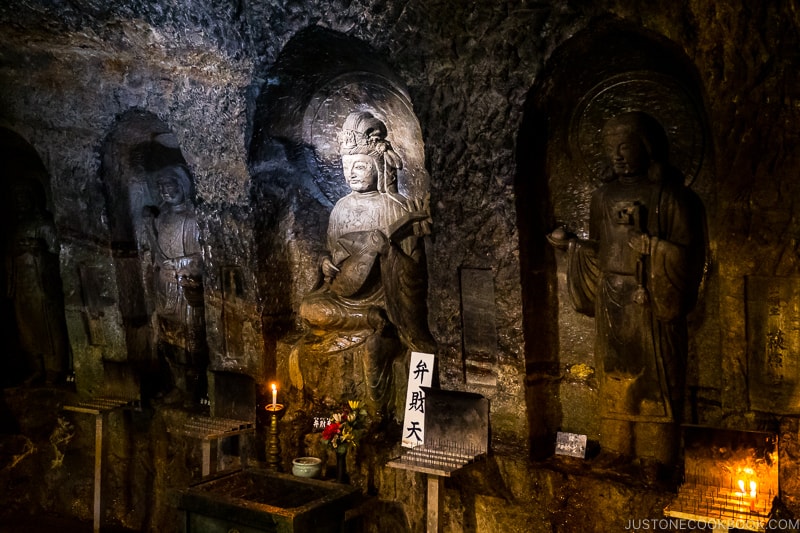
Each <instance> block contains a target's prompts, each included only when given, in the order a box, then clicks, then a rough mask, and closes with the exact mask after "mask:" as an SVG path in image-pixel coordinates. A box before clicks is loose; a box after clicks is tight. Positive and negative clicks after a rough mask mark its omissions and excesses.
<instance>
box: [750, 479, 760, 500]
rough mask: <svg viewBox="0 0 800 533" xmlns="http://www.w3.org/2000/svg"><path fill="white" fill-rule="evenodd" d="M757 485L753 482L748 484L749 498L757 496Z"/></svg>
mask: <svg viewBox="0 0 800 533" xmlns="http://www.w3.org/2000/svg"><path fill="white" fill-rule="evenodd" d="M757 489H758V483H756V482H755V481H751V482H750V497H751V498H755V497H756V494H758V490H757Z"/></svg>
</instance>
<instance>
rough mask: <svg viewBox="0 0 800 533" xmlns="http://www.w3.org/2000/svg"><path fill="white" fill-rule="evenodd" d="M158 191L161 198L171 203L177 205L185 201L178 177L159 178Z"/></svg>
mask: <svg viewBox="0 0 800 533" xmlns="http://www.w3.org/2000/svg"><path fill="white" fill-rule="evenodd" d="M158 192H159V194H161V199H162V200H164V202H165V203H167V204H170V205H177V204H180V203H181V202H183V200H184V197H183V189H181V186H180V184H179V183H178V179H177V178H175V177H172V176H168V177H164V178H162V179H160V180H158Z"/></svg>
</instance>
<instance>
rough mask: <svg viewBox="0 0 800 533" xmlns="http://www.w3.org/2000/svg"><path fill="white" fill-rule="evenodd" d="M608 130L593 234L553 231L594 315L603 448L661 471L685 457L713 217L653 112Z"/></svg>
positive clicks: (620, 119)
mask: <svg viewBox="0 0 800 533" xmlns="http://www.w3.org/2000/svg"><path fill="white" fill-rule="evenodd" d="M602 136H603V144H604V147H605V150H606V153H607V154H608V156H609V158H610V163H611V167H612V170H613V172H612V174H611V175H610V176H609V178H608V179H607V180H605V184H604V185H602V186H601V187H600V188H598V189H597V190H596V191H595V192H594V193H593V194H592V198H591V205H590V215H589V238H588V239H577V238H575V237H574V236H572V235H569V234H568V233H567V232H566V231H564V230H563V229H560V228H559V229H557V230H556V231H554V232H553V233H551V234H550V235H549V236H548V239H549V241H550V242H551V243H552V244H553V245H554V246H556V247H559V248H562V249H566V250H568V267H567V268H568V272H567V283H568V288H569V294H570V297H571V300H572V303H573V305H574V306H575V308H576V310H578V311H579V312H581V313H584V314H586V315H589V316H593V317H594V318H595V330H596V339H595V360H596V365H597V371H598V377H599V384H600V416H601V425H600V445H601V448H603V449H604V450H605V451H607V452H611V453H612V454H617V455H620V456H625V457H635V458H637V459H638V460H639V461H640V463H641V464H642V466H643V467H649V468H656V471H657V470H658V467H659V466H661V465H663V466H669V465H672V464H673V463H674V460H675V458H676V451H677V442H678V424H679V423H680V421H681V412H682V407H683V398H684V383H685V368H686V357H687V351H688V336H687V326H686V315H687V313H689V311H691V309H692V308H693V307H694V305H695V302H696V300H697V294H698V288H699V284H700V281H701V278H702V274H703V268H704V262H705V256H704V254H705V216H704V210H703V206H702V204H701V202H700V200H699V198H698V197H697V196H696V195H695V194H694V193H693V192H692V191H691V190H690V189H688V188H687V187H685V186H684V178H683V176H682V175H681V174H680V172H679V171H678V170H677V169H675V168H674V167H672V166H671V165H670V164H669V161H668V140H667V136H666V134H665V132H664V130H663V128H662V127H661V125H660V124H659V123H658V122H657V121H656V120H655V119H654V118H653V117H651V116H650V115H647V114H645V113H641V112H632V113H626V114H623V115H620V116H617V117H615V118H612V119H611V120H609V121H608V122H607V123H606V125H605V127H604V128H603V131H602Z"/></svg>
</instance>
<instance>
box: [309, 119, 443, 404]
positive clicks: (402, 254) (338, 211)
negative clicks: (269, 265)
mask: <svg viewBox="0 0 800 533" xmlns="http://www.w3.org/2000/svg"><path fill="white" fill-rule="evenodd" d="M338 140H339V147H340V155H341V159H342V170H343V171H344V177H345V180H346V181H347V184H348V185H349V187H350V189H351V192H350V194H348V195H347V196H345V197H343V198H341V199H340V200H339V201H338V202H337V203H336V205H335V206H334V208H333V210H332V212H331V214H330V220H329V224H328V232H327V249H328V254H327V255H326V256H325V257H323V259H322V261H321V265H320V272H321V280H320V283H319V285H318V286H317V288H316V289H315V290H313V291H312V292H311V293H309V294H308V295H306V296H305V298H304V299H303V301H302V303H301V305H300V316H301V318H302V319H303V321H304V323H305V324H306V326H307V328H308V329H309V332H310V336H312V337H313V338H314V340H313V341H312V342H311V343H309V342H308V340H307V342H306V346H307V348H308V347H309V345H310V344H313V345H315V346H316V348H313V349H312V350H307V352H309V351H317V352H320V351H323V352H328V353H330V352H336V351H341V350H344V349H347V348H350V347H353V346H356V345H360V344H362V343H366V344H367V347H366V355H365V362H364V369H365V376H366V381H367V384H368V386H369V391H370V396H371V397H372V399H373V400H377V399H378V398H379V397H381V396H383V395H384V393H385V392H386V390H385V389H386V387H387V384H388V379H387V372H388V371H389V369H388V366H389V365H390V363H391V357H389V356H387V351H386V350H383V349H380V347H379V346H378V340H377V339H378V338H380V337H387V336H391V335H394V332H396V336H399V338H400V339H401V341H402V343H403V344H404V345H405V346H406V347H408V348H410V349H412V350H417V351H432V350H433V349H434V347H435V344H434V341H433V338H432V336H431V334H430V331H429V329H428V324H427V317H428V313H427V303H426V298H427V266H426V259H425V248H424V241H423V236H424V235H426V234H428V233H429V231H430V230H429V227H430V226H429V221H430V214H429V212H428V207H427V205H425V202H422V201H412V200H411V199H409V198H406V197H405V196H403V195H401V194H400V193H399V192H398V188H397V171H398V170H399V169H401V168H402V160H401V159H400V156H399V154H398V153H397V152H395V151H394V149H393V148H392V145H391V143H390V141H389V140H388V139H387V128H386V124H384V122H383V121H381V120H380V119H378V118H376V117H375V116H373V115H372V114H371V113H369V112H366V111H362V112H354V113H351V114H350V115H348V117H347V118H346V119H345V121H344V124H343V127H342V131H341V133H340V134H339V139H338Z"/></svg>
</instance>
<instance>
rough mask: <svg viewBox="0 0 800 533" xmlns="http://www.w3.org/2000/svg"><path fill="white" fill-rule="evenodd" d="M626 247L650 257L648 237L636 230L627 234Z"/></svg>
mask: <svg viewBox="0 0 800 533" xmlns="http://www.w3.org/2000/svg"><path fill="white" fill-rule="evenodd" d="M628 246H630V247H631V248H632V249H633V250H634V251H636V252H637V253H639V254H641V255H650V235H648V234H647V233H642V232H641V231H637V230H630V231H629V232H628Z"/></svg>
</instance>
